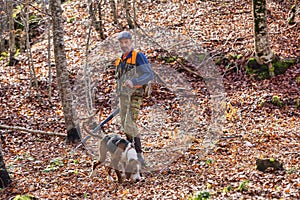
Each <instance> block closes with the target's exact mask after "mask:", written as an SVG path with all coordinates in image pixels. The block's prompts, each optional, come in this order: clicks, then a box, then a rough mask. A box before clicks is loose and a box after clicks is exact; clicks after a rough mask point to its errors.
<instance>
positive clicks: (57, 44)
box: [49, 0, 80, 143]
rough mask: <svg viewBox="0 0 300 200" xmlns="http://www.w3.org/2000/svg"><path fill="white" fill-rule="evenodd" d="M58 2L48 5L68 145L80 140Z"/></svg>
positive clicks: (53, 0)
mask: <svg viewBox="0 0 300 200" xmlns="http://www.w3.org/2000/svg"><path fill="white" fill-rule="evenodd" d="M60 2H61V1H60V0H50V1H49V5H50V10H51V15H52V21H53V26H52V30H53V46H54V58H55V65H56V75H57V81H58V87H59V93H60V98H61V102H62V107H63V113H64V119H65V125H66V129H67V140H66V141H67V142H68V143H70V142H78V141H79V140H80V135H79V131H78V129H77V128H76V125H75V115H74V113H73V108H72V102H73V95H72V91H71V85H70V82H69V72H68V70H67V60H66V53H65V42H64V30H63V18H62V8H61V3H60Z"/></svg>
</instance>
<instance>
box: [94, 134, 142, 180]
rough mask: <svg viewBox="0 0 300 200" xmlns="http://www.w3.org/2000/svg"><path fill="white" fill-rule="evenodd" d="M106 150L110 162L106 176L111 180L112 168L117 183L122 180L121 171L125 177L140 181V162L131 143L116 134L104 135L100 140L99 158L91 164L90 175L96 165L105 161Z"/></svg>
mask: <svg viewBox="0 0 300 200" xmlns="http://www.w3.org/2000/svg"><path fill="white" fill-rule="evenodd" d="M107 152H109V153H110V154H111V162H110V165H109V167H108V177H109V178H110V179H111V180H113V178H112V176H111V171H112V169H114V170H115V172H116V174H117V179H118V182H119V183H122V182H123V179H122V174H121V171H122V172H125V177H126V179H131V180H132V181H134V182H138V181H140V179H141V163H140V161H139V160H138V157H137V152H136V150H135V148H134V146H133V144H132V143H131V142H129V141H128V140H125V139H123V138H121V137H120V136H119V135H116V134H110V135H106V136H105V137H104V138H103V139H102V140H101V141H100V144H99V160H98V161H96V162H95V163H94V164H93V169H92V174H91V176H92V175H93V174H94V171H95V169H96V167H97V166H99V165H100V164H101V163H103V162H105V160H106V156H107ZM120 169H121V170H120Z"/></svg>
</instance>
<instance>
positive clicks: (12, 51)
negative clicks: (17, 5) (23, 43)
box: [7, 0, 17, 66]
mask: <svg viewBox="0 0 300 200" xmlns="http://www.w3.org/2000/svg"><path fill="white" fill-rule="evenodd" d="M7 10H8V19H9V22H8V24H9V64H8V65H9V66H13V65H15V64H16V62H17V60H16V59H15V58H14V56H15V53H16V44H15V43H16V41H15V38H16V36H15V28H14V26H15V23H14V18H13V2H12V0H8V1H7Z"/></svg>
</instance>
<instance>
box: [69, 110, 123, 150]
mask: <svg viewBox="0 0 300 200" xmlns="http://www.w3.org/2000/svg"><path fill="white" fill-rule="evenodd" d="M119 112H120V108H117V109H116V110H114V111H113V112H112V113H111V114H110V115H109V116H108V117H107V118H106V119H105V120H103V121H102V122H101V123H100V124H99V125H98V126H97V127H96V128H95V129H94V130H93V132H92V133H93V134H96V133H97V132H98V131H99V129H101V128H102V126H103V125H104V124H106V123H107V122H109V121H110V120H111V119H112V118H114V117H115V116H116V115H117V114H118V113H119ZM91 137H92V135H88V136H86V137H85V138H83V139H82V140H81V142H80V143H79V144H78V145H77V146H76V147H75V148H74V150H73V151H76V150H77V149H78V148H79V147H81V146H82V145H84V143H85V142H86V141H87V140H88V139H90V138H91Z"/></svg>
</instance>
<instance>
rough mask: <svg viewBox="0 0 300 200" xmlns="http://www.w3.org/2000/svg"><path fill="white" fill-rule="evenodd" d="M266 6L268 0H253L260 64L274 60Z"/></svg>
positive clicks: (255, 33)
mask: <svg viewBox="0 0 300 200" xmlns="http://www.w3.org/2000/svg"><path fill="white" fill-rule="evenodd" d="M266 4H267V2H266V0H253V3H252V5H253V19H254V40H255V42H254V46H255V56H256V60H257V62H258V63H259V64H269V63H271V61H272V60H273V58H274V55H273V52H272V50H271V48H270V40H269V33H268V23H267V8H266ZM272 75H273V74H272Z"/></svg>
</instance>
